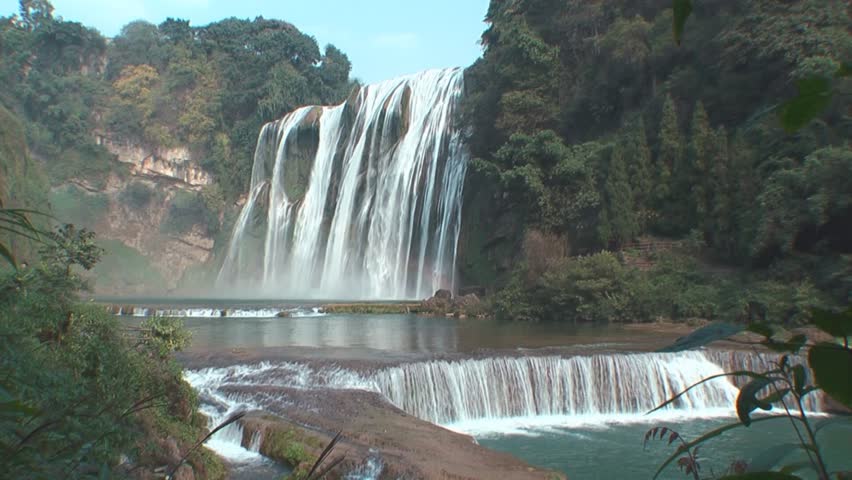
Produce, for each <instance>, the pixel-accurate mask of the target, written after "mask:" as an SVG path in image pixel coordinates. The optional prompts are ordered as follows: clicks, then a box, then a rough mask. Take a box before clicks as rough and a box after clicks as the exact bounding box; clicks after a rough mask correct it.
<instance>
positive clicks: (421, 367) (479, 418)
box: [126, 304, 852, 480]
mask: <svg viewBox="0 0 852 480" xmlns="http://www.w3.org/2000/svg"><path fill="white" fill-rule="evenodd" d="M149 308H150V309H151V310H150V311H155V310H157V309H158V308H157V307H149ZM223 309H228V312H229V313H228V314H229V315H233V316H230V317H222V316H221V314H222V313H221V310H223ZM160 310H162V308H160ZM168 310H170V312H171V313H172V314H179V315H181V316H184V317H185V318H184V319H183V321H184V324H185V326H186V327H187V328H189V329H190V330H191V331H192V334H193V344H192V347H191V348H190V351H189V354H188V355H187V356H185V358H186V359H187V361H188V362H189V364H192V368H194V369H196V371H197V369H199V368H203V367H205V366H206V365H204V364H203V362H204V361H205V360H204V358H206V357H204V355H205V354H209V353H210V352H235V351H236V352H241V353H242V354H244V355H245V354H249V357H247V358H249V359H250V361H245V362H240V363H252V362H254V361H260V360H264V359H269V358H272V357H275V355H278V354H280V353H281V352H285V353H286V357H287V362H289V363H288V365H287V367H286V368H285V369H289V370H293V369H296V370H299V372H298V375H294V374H292V372H289V371H288V372H287V375H284V374H282V373H281V372H277V373H276V375H278V377H276V378H289V376H293V377H294V378H295V377H298V378H300V379H304V378H310V377H311V376H312V375H314V376H318V377H319V376H321V374H320V372H319V370H317V369H322V368H327V367H330V366H334V368H337V364H338V363H339V364H340V368H342V369H343V370H344V371H349V370H347V369H350V368H351V372H350V373H347V374H346V375H345V380H344V381H342V382H343V383H342V384H341V385H332V384H329V385H324V387H323V388H363V389H367V390H373V391H378V392H380V393H382V394H384V395H385V396H386V398H389V399H392V400H394V402H395V403H396V404H397V406H399V407H401V408H404V409H406V410H408V411H409V412H410V413H413V414H415V415H418V416H420V417H421V418H424V419H428V420H431V421H433V422H435V423H439V424H441V425H444V426H445V427H447V428H450V429H453V430H457V431H462V432H465V433H469V434H472V435H474V436H475V437H476V438H477V440H478V441H479V442H480V443H481V444H482V445H484V446H486V447H488V448H492V449H495V450H500V451H506V452H509V453H512V454H514V455H516V456H518V457H519V458H522V459H523V460H525V461H527V462H529V463H530V464H533V465H537V466H542V467H547V468H553V469H556V470H560V471H563V472H565V473H566V474H568V477H569V478H571V479H581V480H582V479H609V478H651V477H652V476H653V473H654V471H655V470H656V468H657V467H658V466H659V465H660V463H661V462H662V461H663V460H664V459H665V458H666V456H667V455H668V454H669V453H671V452H672V451H673V447H669V446H668V445H667V444H666V443H665V442H656V443H653V442H652V443H651V444H649V445H648V448H647V449H645V448H643V438H644V435H645V432H646V431H647V430H648V429H649V428H652V427H653V426H656V425H664V426H668V427H670V428H674V429H675V430H677V431H679V432H680V433H681V434H682V435H683V436H684V437H686V438H695V437H697V436H699V435H700V434H701V433H702V432H705V431H708V430H710V429H712V428H715V427H717V426H719V425H722V424H725V423H729V422H732V421H735V415H734V411H733V399H734V398H735V395H736V389H735V388H734V387H733V386H731V385H727V386H720V387H719V388H717V389H716V390H714V391H708V392H707V393H704V394H702V395H701V396H700V398H696V399H693V402H694V404H690V405H686V406H685V407H684V408H682V409H680V410H675V411H672V412H668V413H667V414H665V415H661V416H656V417H652V418H649V417H645V416H644V415H643V413H644V411H645V410H647V405H645V404H644V403H642V402H641V401H633V400H631V398H630V397H631V395H648V396H650V397H652V398H649V399H646V400H647V401H648V402H651V403H654V402H656V401H659V399H658V398H657V397H659V398H663V399H664V398H666V395H670V391H669V390H666V389H668V388H671V387H677V386H678V385H680V384H679V383H677V382H683V383H684V385H685V384H688V382H692V379H691V378H689V377H690V375H693V376H696V378H700V377H701V375H706V374H707V372H712V371H714V370H713V369H714V368H719V367H718V366H715V365H714V364H713V363H712V361H711V360H713V359H712V355H710V356H708V355H704V354H683V356H682V357H681V356H667V357H661V356H659V355H658V354H652V355H638V356H636V355H627V356H626V357H625V356H623V355H620V354H614V353H613V352H629V351H651V350H653V349H654V348H656V347H658V346H660V345H663V344H667V343H669V342H671V341H672V340H674V339H675V338H676V337H677V336H678V335H680V334H682V333H683V330H681V329H677V328H662V327H661V328H647V327H645V328H635V327H629V326H628V327H625V326H618V325H611V326H596V327H589V326H579V327H577V326H567V325H555V324H504V323H499V322H495V321H491V320H457V319H454V318H444V317H421V316H414V315H323V314H321V313H319V312H318V311H317V310H316V309H315V308H314V307H311V306H298V305H293V304H287V305H283V306H282V305H267V304H260V305H259V304H251V305H240V306H235V305H234V304H227V305H221V304H217V305H212V306H211V305H204V306H199V305H178V306H177V307H176V308H174V307H172V308H170V309H168ZM279 311H287V315H289V316H288V317H278V316H271V315H277V313H275V312H279ZM126 321H129V322H133V323H136V322H138V321H140V319H139V318H133V319H128V320H126ZM554 351H558V352H559V354H558V355H560V356H553V355H554V353H553V352H554ZM566 352H569V353H566ZM574 352H576V355H577V356H578V357H579V358H578V360H577V362H574V361H573V360H572V356H573V355H575V353H574ZM251 355H255V356H251ZM705 357H706V358H705ZM193 358H195V360H194V362H195V363H194V364H193V360H192V359H193ZM199 358H200V359H201V360H199ZM301 358H304V359H305V361H311V362H313V363H312V364H311V366H310V367H307V366H305V367H302V366H300V365H301V364H299V363H298V362H299V361H300V359H301ZM563 358H564V359H563ZM317 360H320V361H321V362H320V363H317ZM199 361H200V362H201V363H198V362H199ZM273 361H274V360H273ZM293 362H296V363H293ZM531 362H532V363H531ZM572 362H573V363H575V364H576V365H574V366H573V367H570V366H569V365H571V364H572ZM584 362H585V363H584ZM690 362H697V363H695V364H694V365H693V363H690ZM388 364H389V365H388ZM317 365H320V366H319V367H318V366H317ZM354 365H357V367H355V366H354ZM364 365H368V367H365V366H364ZM373 365H375V366H373ZM563 365H565V366H563ZM266 368H270V367H269V366H267V367H266ZM371 368H372V369H373V370H371ZM568 368H579V369H580V370H578V372H580V371H583V370H595V369H596V370H595V373H594V374H593V375H592V377H594V378H591V377H590V378H591V379H590V380H589V381H588V382H586V383H584V384H581V383H578V384H576V385H573V384H572V385H567V384H568V383H571V382H572V381H573V378H574V377H577V376H582V375H580V373H576V374H572V373H570V372H567V371H566V370H565V369H568ZM708 368H709V369H710V370H706V369H708ZM543 369H547V370H546V372H545V373H543V374H541V376H542V377H543V378H544V379H543V380H542V379H536V378H535V375H532V376H530V377H529V378H526V377H524V375H526V372H530V371H531V372H533V374H534V373H536V371H538V372H539V373H541V371H542V370H543ZM273 370H274V368H273ZM560 370H563V371H561V373H560ZM495 372H496V373H495ZM519 372H520V373H519ZM566 372H567V373H566ZM335 374H336V375H337V374H339V372H336V373H335ZM205 375H206V376H205ZM211 375H212V376H213V377H214V378H215V376H216V375H218V374H217V373H214V374H210V373H209V372H208V373H206V374H204V375H201V376H197V377H195V380H194V381H193V384H194V385H196V386H197V385H205V382H209V378H210V376H211ZM263 375H267V373H264V374H263ZM417 375H421V376H423V375H426V377H423V378H439V377H440V378H442V379H441V380H440V382H439V383H440V385H441V388H437V387H436V388H434V389H427V390H423V389H418V388H414V389H413V390H412V388H411V385H414V386H415V387H416V386H419V385H423V383H424V382H421V381H419V380H418V379H419V378H420V377H417ZM499 375H503V377H501V379H500V380H494V382H496V383H498V385H496V386H495V385H485V386H482V385H480V384H481V383H482V381H481V380H485V383H488V381H487V380H488V379H483V378H482V377H484V376H491V377H492V378H495V379H496V378H497V376H499ZM560 375H562V376H563V377H565V378H564V379H562V380H560V381H561V382H562V383H560V384H559V386H558V387H557V386H556V383H549V382H556V380H557V377H559V376H560ZM618 375H621V376H622V377H625V376H630V377H635V378H623V379H621V381H619V379H615V380H616V382H610V383H606V377H607V376H618ZM520 377H524V379H521V380H514V379H516V378H520ZM658 377H659V378H658ZM263 378H264V377H263V376H261V375H260V374H258V376H257V378H256V379H255V380H253V381H257V380H258V379H263ZM467 378H476V381H475V384H469V383H467V384H466V383H464V382H470V380H466V379H467ZM199 379H200V380H199ZM507 379H508V380H507ZM602 379H603V380H602ZM191 381H192V380H191ZM301 381H304V380H301ZM512 381H518V382H520V383H519V384H518V385H508V383H510V382H512ZM602 381H604V383H606V385H607V386H606V387H603V386H600V387H598V386H597V385H603V384H602V383H601V382H602ZM628 381H634V382H635V383H636V386H632V387H630V388H631V389H633V390H635V391H636V392H639V391H641V392H644V393H631V392H632V390H631V391H625V392H620V393H614V394H613V395H621V396H622V397H624V398H621V399H618V398H616V399H615V400H614V401H609V400H607V398H608V397H610V395H609V394H607V393H605V392H603V393H601V392H595V393H596V394H597V396H598V397H599V399H597V400H595V397H596V395H595V394H593V393H591V392H590V389H599V388H600V389H603V388H606V389H619V388H621V385H622V384H624V385H626V384H627V382H628ZM453 382H457V383H459V382H461V383H459V384H458V386H454V385H455V384H454V383H453ZM501 382H502V383H504V384H506V385H502V384H500V383H501ZM577 382H579V380H577ZM544 383H547V385H550V386H549V387H543V386H542V385H543V384H544ZM644 384H660V385H664V386H665V389H664V390H663V391H657V390H659V389H654V388H652V389H650V390H648V391H647V392H646V391H644V390H642V388H643V385H644ZM670 384H671V385H670ZM205 387H208V388H209V387H210V384H209V383H208V384H206V385H205ZM546 388H551V389H560V390H564V391H569V390H571V389H574V390H576V391H579V392H581V394H582V395H581V396H582V397H583V398H582V399H580V401H579V403H577V402H578V401H577V400H576V399H574V400H570V402H569V400H567V399H568V398H569V397H570V395H564V396H558V395H553V398H550V397H548V399H547V401H543V400H542V392H543V390H544V389H546ZM476 389H479V390H481V392H478V393H477V390H476ZM501 389H505V391H504V390H501ZM524 389H528V390H529V391H530V393H529V394H528V395H527V397H529V398H531V399H532V400H531V402H532V403H529V404H523V402H524V401H525V400H524V396H523V395H520V394H516V391H518V392H520V391H522V390H524ZM625 389H626V387H625ZM675 390H676V388H675ZM456 391H462V392H463V397H464V399H463V400H462V401H459V400H458V399H455V400H453V399H451V398H450V397H452V396H453V392H456ZM613 391H614V392H615V390H613ZM649 392H650V393H649ZM474 395H480V397H482V399H484V400H472V399H473V398H474V397H473V396H474ZM613 398H615V397H613ZM441 399H444V400H441ZM616 400H617V401H616ZM453 401H455V402H456V403H457V404H455V405H453ZM424 402H425V404H429V402H432V403H431V404H429V405H432V404H440V403H442V402H443V403H446V404H447V406H446V408H444V406H443V405H438V407H437V409H435V408H434V407H433V408H432V409H431V410H430V409H429V408H421V407H422V405H424ZM464 402H475V403H476V405H475V407H476V408H474V407H472V406H471V407H468V406H466V405H465V404H464ZM477 402H478V403H477ZM489 402H490V404H489ZM566 402H569V403H571V402H574V403H577V404H576V405H575V404H574V403H571V405H570V406H567V405H566ZM409 403H410V404H411V405H412V406H411V407H406V405H408V404H409ZM645 403H647V402H645ZM625 405H626V406H625ZM631 405H633V406H631ZM418 408H421V410H422V411H421V410H418ZM453 409H454V410H453ZM433 410H434V411H433ZM231 434H232V435H236V436H237V438H239V435H240V434H239V432H231ZM824 434H825V435H826V437H825V439H826V440H829V442H828V443H830V444H831V445H832V450H830V451H829V452H828V454H827V456H828V459H829V462H830V466H831V468H833V469H838V470H839V469H849V468H852V451H850V449H852V441H850V439H852V430H844V429H843V428H837V429H826V431H825V432H824ZM219 440H220V441H224V440H223V439H221V438H220V439H219ZM795 440H796V437H795V433H794V432H793V430H792V428H791V426H790V424H789V423H788V422H783V421H776V422H768V423H763V424H757V425H754V426H752V427H751V428H749V429H738V430H735V431H732V432H728V433H726V434H725V435H724V436H722V437H719V438H717V439H715V440H714V441H713V442H711V443H709V444H707V445H706V446H705V447H703V449H702V451H701V458H702V465H703V466H704V470H703V473H705V474H710V473H711V471H712V472H713V473H716V474H721V473H724V472H725V470H726V469H727V468H728V466H729V465H730V464H731V463H732V462H734V461H736V460H746V461H748V460H750V459H752V458H753V457H755V456H756V455H757V454H758V453H759V452H760V451H762V450H763V449H764V448H765V447H766V446H768V445H777V444H778V443H784V442H795ZM225 443H227V442H226V441H225ZM839 446H840V447H839ZM220 447H222V446H221V445H220ZM226 447H227V445H226V446H225V448H226ZM841 447H842V448H841ZM217 450H219V448H217ZM234 455H235V458H236V459H237V460H239V458H240V455H244V456H245V455H247V454H246V452H242V453H240V452H237V453H236V454H234ZM246 458H248V459H252V458H255V457H253V456H252V455H250V454H248V455H247V456H246ZM792 458H795V457H792ZM791 461H792V460H791ZM249 472H251V470H249ZM241 476H242V478H248V477H246V476H245V475H241ZM804 476H805V477H807V476H808V473H807V472H805V473H804ZM662 478H671V479H675V478H684V477H683V474H682V473H680V472H678V471H677V468H676V466H672V467H670V468H669V469H668V470H667V471H666V472H665V473H664V475H663V476H662Z"/></svg>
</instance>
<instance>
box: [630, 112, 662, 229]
mask: <svg viewBox="0 0 852 480" xmlns="http://www.w3.org/2000/svg"><path fill="white" fill-rule="evenodd" d="M625 152H626V158H627V163H628V165H629V173H630V188H631V189H632V191H633V204H634V207H635V209H636V212H637V218H638V219H639V223H640V230H644V229H645V228H646V227H647V226H648V225H649V224H650V221H651V219H652V216H653V213H652V208H653V200H654V198H653V191H654V180H655V179H654V178H653V171H652V164H651V148H650V147H649V146H648V137H647V134H646V132H645V121H644V120H643V119H642V117H641V116H640V117H639V118H638V120H637V121H636V122H635V123H634V124H633V125H631V126H630V128H629V130H628V133H627V138H626V144H625Z"/></svg>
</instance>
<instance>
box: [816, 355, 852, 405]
mask: <svg viewBox="0 0 852 480" xmlns="http://www.w3.org/2000/svg"><path fill="white" fill-rule="evenodd" d="M808 363H809V364H810V366H811V370H813V372H814V378H815V380H816V384H817V385H818V386H819V387H820V388H822V390H823V391H824V392H825V393H826V394H828V395H829V396H830V397H831V398H833V399H834V400H837V401H838V402H840V403H842V404H843V405H846V406H847V407H850V408H852V350H849V349H846V348H843V347H841V346H840V345H835V344H833V343H819V344H817V345H814V346H813V347H811V351H810V353H809V354H808Z"/></svg>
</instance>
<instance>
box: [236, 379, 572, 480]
mask: <svg viewBox="0 0 852 480" xmlns="http://www.w3.org/2000/svg"><path fill="white" fill-rule="evenodd" d="M257 388H266V387H257ZM269 388H270V389H271V390H275V391H274V392H273V391H270V392H267V393H269V394H270V395H276V396H277V395H287V397H288V398H289V399H291V400H292V401H291V402H288V405H287V406H279V407H275V408H273V409H271V410H273V411H272V412H270V413H263V414H260V413H258V414H252V415H249V416H247V417H246V418H244V419H243V420H242V423H243V442H244V444H245V445H248V444H249V443H250V442H251V439H252V438H253V437H254V436H255V435H260V439H261V440H260V452H261V453H262V454H264V455H266V456H268V457H270V458H273V459H275V460H278V461H280V462H283V463H285V464H288V465H290V466H292V467H293V468H295V469H296V470H297V471H302V470H304V469H309V468H310V467H311V465H312V464H313V462H314V461H315V460H316V458H317V457H318V456H319V454H320V453H321V452H322V450H323V448H324V447H325V446H326V445H328V443H329V441H330V440H331V439H332V438H333V437H334V435H335V434H336V433H337V432H341V436H342V439H341V441H340V442H339V443H338V444H337V446H336V447H335V449H334V450H333V451H332V454H331V455H330V457H329V458H330V459H336V458H338V457H341V456H342V457H343V461H342V463H341V464H340V465H339V466H338V467H337V468H335V469H334V470H333V472H332V473H331V474H330V475H329V477H327V478H330V479H337V478H343V476H344V475H345V474H346V473H347V472H350V471H352V470H354V469H357V468H358V467H359V466H362V465H364V464H365V463H366V462H367V461H369V460H370V459H373V460H374V461H378V462H381V464H382V465H383V467H382V472H381V474H380V475H379V478H380V479H397V478H417V479H424V480H428V479H467V480H479V479H482V480H485V479H496V478H500V479H507V480H526V479H530V480H533V479H541V480H555V479H564V478H565V477H564V475H562V474H559V473H556V472H553V471H548V470H544V469H540V468H535V467H531V466H529V465H527V464H525V463H524V462H522V461H520V460H518V459H517V458H515V457H513V456H512V455H509V454H506V453H499V452H495V451H492V450H488V449H486V448H484V447H481V446H479V445H478V444H477V443H476V441H475V440H474V439H473V438H472V437H470V436H468V435H464V434H461V433H456V432H452V431H450V430H447V429H445V428H442V427H439V426H437V425H434V424H432V423H429V422H426V421H423V420H420V419H418V418H416V417H413V416H411V415H409V414H407V413H405V412H403V411H402V410H399V409H397V408H395V407H393V406H392V405H390V404H388V403H387V402H386V401H385V400H384V399H383V398H382V397H381V396H380V395H378V394H376V393H372V392H366V391H357V390H349V391H346V390H341V391H332V390H323V391H305V390H293V389H279V388H274V387H269ZM283 390H287V391H286V392H285V391H283ZM255 393H258V392H255Z"/></svg>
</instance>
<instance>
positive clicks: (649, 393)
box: [187, 350, 821, 434]
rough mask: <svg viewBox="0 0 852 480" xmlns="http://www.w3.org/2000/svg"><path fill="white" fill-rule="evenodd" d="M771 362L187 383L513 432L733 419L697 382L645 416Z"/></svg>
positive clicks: (442, 366) (222, 392)
mask: <svg viewBox="0 0 852 480" xmlns="http://www.w3.org/2000/svg"><path fill="white" fill-rule="evenodd" d="M776 358H777V357H776V356H774V355H758V354H753V353H749V352H724V351H712V350H708V351H694V352H683V353H643V354H626V355H625V354H611V355H592V356H576V357H560V356H521V357H494V358H482V359H465V360H458V361H443V360H433V361H425V362H416V363H407V364H401V365H397V366H392V367H385V368H379V369H376V370H374V371H367V372H364V371H360V372H358V371H355V370H351V369H347V368H342V367H340V366H337V365H328V366H320V367H315V366H310V365H308V364H304V363H297V362H284V363H261V364H257V365H241V366H232V367H226V368H209V369H204V370H197V371H192V372H188V373H187V379H188V380H189V382H190V384H192V385H193V387H195V388H196V389H197V390H199V391H200V392H201V393H202V398H205V397H206V398H215V399H216V403H219V404H220V405H222V407H221V408H223V409H225V410H228V411H233V410H235V409H238V408H245V409H251V410H255V409H256V410H264V409H268V408H269V407H271V406H273V405H276V404H281V403H286V402H289V400H288V395H289V394H292V390H293V389H296V390H321V389H335V390H340V389H344V390H346V389H349V390H351V389H355V390H366V391H371V392H375V393H378V394H381V395H382V396H383V397H384V398H385V399H387V400H388V401H389V402H390V403H392V404H394V405H395V406H397V407H398V408H400V409H402V410H404V411H406V412H408V413H410V414H412V415H414V416H416V417H419V418H421V419H423V420H427V421H430V422H432V423H436V424H440V425H444V426H448V427H449V428H452V429H455V430H459V431H464V432H467V433H477V434H481V433H483V432H489V431H491V432H494V431H512V432H517V428H518V426H522V427H523V426H527V427H530V428H542V427H548V426H570V425H575V424H585V425H588V424H600V425H605V424H607V423H622V422H646V421H659V420H660V419H667V418H687V419H688V418H712V417H719V416H734V402H735V400H736V397H737V394H738V392H739V390H738V388H737V386H736V384H735V382H732V381H729V380H727V379H717V380H713V381H711V382H708V383H706V384H703V385H701V386H700V387H698V388H696V389H694V390H692V391H691V392H690V393H688V394H687V395H685V396H683V397H682V398H681V399H680V400H679V401H678V402H675V403H674V404H672V405H671V406H669V407H668V408H666V409H665V410H664V411H661V412H660V413H659V414H658V415H654V416H645V413H646V412H648V411H649V410H651V409H653V408H655V407H656V406H657V405H659V404H661V403H663V402H665V401H666V400H667V399H668V398H670V397H672V396H673V395H674V394H676V393H678V392H680V391H682V390H684V389H686V388H687V387H689V386H690V385H692V384H694V383H696V382H698V381H699V380H701V379H703V378H706V377H709V376H711V375H715V374H718V373H722V372H724V371H733V370H756V371H763V370H765V369H767V368H771V367H772V363H773V362H775V361H776ZM276 388H277V389H281V393H280V394H276V393H275V392H276V390H275V389H276ZM285 389H287V390H288V391H289V392H290V393H286V392H284V390H285ZM248 392H256V393H248ZM820 403H821V402H820V400H819V398H817V397H813V398H811V399H809V400H808V402H807V404H806V407H807V408H808V409H809V410H811V411H820V409H821V404H820Z"/></svg>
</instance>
